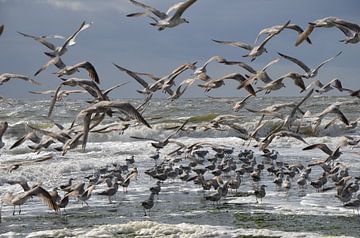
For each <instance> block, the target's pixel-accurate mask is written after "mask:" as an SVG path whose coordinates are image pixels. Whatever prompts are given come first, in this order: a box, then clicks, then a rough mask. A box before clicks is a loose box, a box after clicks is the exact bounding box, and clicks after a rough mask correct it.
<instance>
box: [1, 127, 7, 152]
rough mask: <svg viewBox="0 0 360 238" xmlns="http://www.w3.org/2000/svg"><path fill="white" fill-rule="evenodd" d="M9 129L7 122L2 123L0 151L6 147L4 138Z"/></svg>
mask: <svg viewBox="0 0 360 238" xmlns="http://www.w3.org/2000/svg"><path fill="white" fill-rule="evenodd" d="M7 128H8V123H7V121H2V122H0V149H1V148H3V147H4V146H5V143H4V142H3V141H2V138H3V135H4V133H5V132H6V130H7Z"/></svg>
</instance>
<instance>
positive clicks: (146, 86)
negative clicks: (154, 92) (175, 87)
mask: <svg viewBox="0 0 360 238" xmlns="http://www.w3.org/2000/svg"><path fill="white" fill-rule="evenodd" d="M113 65H114V66H115V67H116V68H117V69H118V70H120V71H122V72H125V73H126V74H127V75H129V76H130V77H132V78H133V79H135V80H136V81H137V82H138V83H140V84H141V85H142V86H143V87H144V90H137V92H139V93H144V94H150V93H151V91H150V90H149V84H148V83H147V82H146V81H145V80H144V79H143V78H141V77H140V76H139V75H145V76H149V77H150V78H153V77H154V76H153V75H151V74H148V73H139V72H134V71H131V70H129V69H125V68H123V67H121V66H120V65H117V64H115V63H113ZM164 90H165V92H166V93H168V94H169V95H170V96H171V95H173V94H174V92H173V91H172V90H171V89H170V88H166V89H164Z"/></svg>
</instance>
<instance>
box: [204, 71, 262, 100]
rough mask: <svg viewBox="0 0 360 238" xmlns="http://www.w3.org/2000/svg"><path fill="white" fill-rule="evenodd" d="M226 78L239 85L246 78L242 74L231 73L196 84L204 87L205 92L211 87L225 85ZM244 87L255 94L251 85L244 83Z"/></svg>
mask: <svg viewBox="0 0 360 238" xmlns="http://www.w3.org/2000/svg"><path fill="white" fill-rule="evenodd" d="M228 79H233V80H235V81H237V82H239V83H240V85H242V84H243V83H244V82H245V81H246V80H247V79H246V78H245V77H244V76H243V75H241V74H239V73H231V74H227V75H224V76H223V77H221V78H218V79H212V80H210V81H207V82H205V83H204V84H198V86H199V87H201V88H204V91H205V92H209V91H210V90H211V89H214V88H219V87H221V86H223V85H225V83H224V80H228ZM244 87H245V89H246V90H247V91H248V92H249V93H250V94H251V95H253V96H256V93H255V90H254V89H253V87H252V86H251V85H246V86H244ZM238 89H239V87H238Z"/></svg>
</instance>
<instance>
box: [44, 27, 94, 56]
mask: <svg viewBox="0 0 360 238" xmlns="http://www.w3.org/2000/svg"><path fill="white" fill-rule="evenodd" d="M92 24H93V22H90V23H86V22H85V21H83V22H82V23H81V25H80V27H79V28H78V29H77V30H76V31H75V32H74V34H72V35H71V36H70V37H69V38H67V39H66V41H65V43H64V44H63V45H62V46H59V47H56V48H55V50H53V51H52V52H45V54H46V55H47V56H49V57H52V58H53V57H56V56H59V57H60V56H62V55H63V54H64V53H65V52H66V51H67V47H68V46H72V45H74V44H75V43H76V42H75V40H76V37H77V36H78V34H79V33H80V32H81V31H83V30H86V29H87V28H89V27H90V26H91V25H92Z"/></svg>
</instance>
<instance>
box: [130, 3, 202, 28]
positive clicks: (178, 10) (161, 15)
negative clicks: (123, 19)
mask: <svg viewBox="0 0 360 238" xmlns="http://www.w3.org/2000/svg"><path fill="white" fill-rule="evenodd" d="M130 2H131V3H133V4H134V5H136V6H139V7H142V8H144V9H145V12H136V13H131V14H128V15H126V16H127V17H135V16H143V15H146V16H148V17H150V18H151V19H153V20H154V21H155V22H154V23H150V25H152V26H156V27H158V30H159V31H162V30H164V29H165V28H170V27H175V26H177V25H180V24H182V23H189V21H188V20H186V19H185V18H181V15H182V14H183V13H184V12H185V10H186V9H187V8H188V7H190V6H191V5H192V4H193V3H195V2H196V0H188V1H186V2H179V3H176V4H175V5H173V6H171V7H170V8H169V9H168V10H167V11H166V13H165V12H161V11H159V10H157V9H156V8H153V7H151V6H148V5H145V4H143V3H141V2H137V1H135V0H130ZM172 11H175V13H174V15H172V16H171V15H169V13H170V12H172ZM149 14H153V15H149ZM156 17H157V18H158V19H157V18H156Z"/></svg>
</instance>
